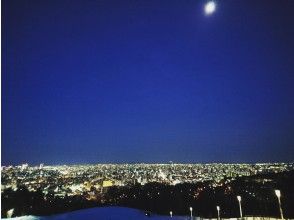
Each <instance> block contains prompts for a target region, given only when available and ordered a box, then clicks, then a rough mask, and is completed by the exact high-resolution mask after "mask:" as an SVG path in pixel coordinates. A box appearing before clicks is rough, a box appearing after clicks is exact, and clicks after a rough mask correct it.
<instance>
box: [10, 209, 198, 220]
mask: <svg viewBox="0 0 294 220" xmlns="http://www.w3.org/2000/svg"><path fill="white" fill-rule="evenodd" d="M66 219H70V220H96V219H97V220H116V219H119V220H148V219H149V220H170V219H171V218H170V217H169V216H159V215H152V214H151V216H145V213H144V212H143V211H140V210H137V209H131V208H123V207H103V208H91V209H84V210H79V211H74V212H68V213H64V214H59V215H52V216H46V217H36V216H23V217H16V218H9V220H66ZM184 219H188V218H187V217H183V216H173V218H172V220H184ZM195 219H196V218H195ZM6 220H8V219H6Z"/></svg>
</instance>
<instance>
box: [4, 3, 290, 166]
mask: <svg viewBox="0 0 294 220" xmlns="http://www.w3.org/2000/svg"><path fill="white" fill-rule="evenodd" d="M206 2H207V1H204V0H200V1H197V0H194V1H192V0H191V1H185V2H183V1H164V0H160V1H158V0H154V1H153V0H151V1H131V0H129V1H115V0H113V1H81V0H74V1H66V0H62V1H57V0H50V1H49V0H43V1H37V0H26V1H21V0H4V1H3V2H2V132H1V136H2V143H1V146H2V147H1V149H2V165H10V164H12V165H16V164H22V163H29V164H40V163H44V164H87V163H91V164H95V163H141V162H142V163H163V162H165V163H168V162H169V161H174V162H175V163H214V162H222V163H259V162H293V155H294V136H293V133H294V117H293V112H294V96H293V94H294V87H293V84H294V75H293V73H294V62H293V58H294V31H293V27H294V14H293V8H294V2H293V1H288V0H283V1H278V2H277V1H275V0H270V1H266V0H259V1H255V0H254V1H251V0H250V1H235V0H228V1H215V2H216V9H215V11H214V13H213V14H209V15H206V14H205V12H204V5H205V3H206Z"/></svg>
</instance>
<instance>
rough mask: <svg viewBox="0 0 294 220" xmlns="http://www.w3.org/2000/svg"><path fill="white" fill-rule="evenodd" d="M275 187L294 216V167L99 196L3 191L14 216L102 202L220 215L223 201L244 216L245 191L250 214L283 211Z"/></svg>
mask: <svg viewBox="0 0 294 220" xmlns="http://www.w3.org/2000/svg"><path fill="white" fill-rule="evenodd" d="M275 189H280V190H281V192H282V197H281V201H282V207H283V211H284V216H285V217H286V218H293V217H294V171H291V172H285V173H278V174H266V175H257V176H251V177H240V178H238V179H236V180H234V181H226V180H224V181H223V182H222V183H220V184H219V186H213V183H212V182H203V183H197V184H189V183H183V184H178V185H175V186H171V185H166V184H162V183H148V184H146V185H143V186H141V185H140V184H135V185H132V186H124V187H110V188H108V189H107V190H106V191H104V192H103V193H102V194H99V195H97V197H96V199H93V200H87V199H85V198H86V197H85V196H74V197H73V196H71V197H67V196H66V197H64V198H60V197H54V194H53V193H52V194H48V195H46V196H44V195H43V193H42V191H41V190H39V191H36V192H29V191H28V190H27V189H26V188H25V187H23V186H20V187H19V188H18V190H16V191H12V190H10V189H6V190H4V192H3V193H2V197H1V199H2V210H1V215H2V217H6V213H7V211H8V210H9V209H12V208H14V216H21V215H51V214H56V213H61V212H69V211H73V210H78V209H83V208H90V207H97V206H111V205H114V206H125V207H131V208H138V209H141V210H144V211H148V212H151V213H158V214H164V215H168V213H169V211H171V210H172V211H173V213H174V214H175V215H188V214H189V207H190V206H192V207H193V213H194V215H197V216H201V217H206V218H212V217H214V218H215V217H216V215H217V211H216V206H217V205H219V206H220V207H221V216H222V217H224V218H225V217H238V216H239V206H238V201H237V199H236V196H237V195H240V196H241V197H242V208H243V214H244V216H272V217H279V208H278V201H277V197H276V196H275V194H274V190H275Z"/></svg>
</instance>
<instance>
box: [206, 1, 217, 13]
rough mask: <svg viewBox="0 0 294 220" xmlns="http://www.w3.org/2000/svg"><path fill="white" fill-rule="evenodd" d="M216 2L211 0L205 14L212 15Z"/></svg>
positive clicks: (207, 4)
mask: <svg viewBox="0 0 294 220" xmlns="http://www.w3.org/2000/svg"><path fill="white" fill-rule="evenodd" d="M215 8H216V4H215V2H214V1H209V2H207V3H206V5H205V7H204V11H205V14H207V15H210V14H212V13H213V12H214V11H215Z"/></svg>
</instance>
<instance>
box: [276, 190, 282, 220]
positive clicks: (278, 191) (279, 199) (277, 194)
mask: <svg viewBox="0 0 294 220" xmlns="http://www.w3.org/2000/svg"><path fill="white" fill-rule="evenodd" d="M275 194H276V196H277V197H278V201H279V208H280V214H281V219H284V216H283V210H282V206H281V191H280V190H278V189H276V190H275Z"/></svg>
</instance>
